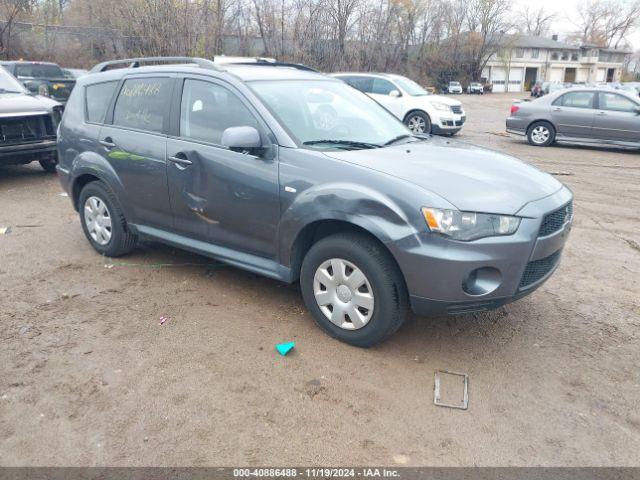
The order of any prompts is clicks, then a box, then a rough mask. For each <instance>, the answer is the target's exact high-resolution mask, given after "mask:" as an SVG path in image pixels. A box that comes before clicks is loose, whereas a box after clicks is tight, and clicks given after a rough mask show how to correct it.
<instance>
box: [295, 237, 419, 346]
mask: <svg viewBox="0 0 640 480" xmlns="http://www.w3.org/2000/svg"><path fill="white" fill-rule="evenodd" d="M335 258H337V259H343V260H346V261H347V262H350V263H351V264H353V265H354V266H356V267H357V268H358V269H360V270H361V271H362V273H364V275H365V277H366V278H367V280H368V282H369V284H370V286H371V289H372V292H371V293H372V295H373V297H374V307H373V314H372V315H371V318H370V319H369V321H368V323H366V324H365V325H364V326H363V327H361V328H359V329H355V330H347V329H344V328H341V327H340V326H338V325H336V324H334V323H332V322H331V320H329V319H328V318H327V317H326V316H325V314H324V313H323V312H322V310H321V309H320V307H319V305H318V302H317V301H316V298H315V295H314V277H315V274H316V270H317V269H318V268H319V267H320V266H321V265H322V263H323V262H325V261H327V260H330V259H335ZM347 278H349V277H347ZM300 287H301V290H302V297H303V298H304V301H305V304H306V305H307V308H308V309H309V310H310V312H311V314H312V316H313V319H314V321H315V322H316V323H317V324H318V326H319V327H320V328H321V329H322V330H324V331H325V332H326V333H328V334H329V335H330V336H332V337H334V338H336V339H338V340H340V341H342V342H345V343H348V344H350V345H354V346H356V347H364V348H366V347H371V346H374V345H377V344H379V343H381V342H383V341H384V340H386V339H387V338H389V337H390V336H391V335H393V334H394V333H395V332H396V331H397V330H398V329H399V328H400V326H401V325H402V323H403V322H404V320H405V318H406V314H407V309H408V305H409V301H408V295H407V288H406V286H405V283H404V278H403V277H402V274H401V273H400V269H399V268H398V266H397V264H396V263H395V261H394V260H393V258H392V257H391V255H390V254H389V252H388V251H387V250H386V249H385V248H384V247H383V246H382V245H381V244H380V243H378V242H377V241H375V240H374V239H371V238H369V237H367V236H366V235H363V234H357V233H338V234H335V235H332V236H330V237H326V238H324V239H322V240H320V241H319V242H317V243H316V244H314V245H313V246H312V247H311V249H309V251H308V252H307V254H306V256H305V258H304V260H303V263H302V270H301V272H300Z"/></svg>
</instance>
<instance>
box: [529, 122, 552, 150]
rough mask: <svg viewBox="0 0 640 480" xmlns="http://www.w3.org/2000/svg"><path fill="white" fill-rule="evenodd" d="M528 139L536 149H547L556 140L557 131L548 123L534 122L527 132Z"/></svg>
mask: <svg viewBox="0 0 640 480" xmlns="http://www.w3.org/2000/svg"><path fill="white" fill-rule="evenodd" d="M527 139H528V140H529V143H530V144H531V145H533V146H535V147H547V146H549V145H551V144H552V143H553V142H554V141H555V139H556V131H555V129H554V128H553V126H552V125H551V124H550V123H548V122H534V123H533V124H531V126H530V127H529V129H528V130H527Z"/></svg>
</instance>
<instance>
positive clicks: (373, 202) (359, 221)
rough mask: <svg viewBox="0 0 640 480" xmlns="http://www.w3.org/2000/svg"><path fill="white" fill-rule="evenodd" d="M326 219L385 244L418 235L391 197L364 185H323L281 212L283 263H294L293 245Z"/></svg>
mask: <svg viewBox="0 0 640 480" xmlns="http://www.w3.org/2000/svg"><path fill="white" fill-rule="evenodd" d="M326 220H338V221H343V222H348V223H351V224H353V225H357V226H358V227H360V228H363V229H365V230H367V231H368V232H369V233H371V234H372V235H374V236H375V237H376V238H377V239H378V240H380V241H381V242H383V243H388V242H393V241H396V240H399V239H402V238H405V237H407V236H411V235H415V234H416V233H417V232H416V230H415V228H414V227H413V226H412V219H409V218H408V217H407V215H406V214H405V213H404V211H403V210H402V208H401V207H400V206H399V205H398V204H397V202H395V201H394V200H393V199H392V198H390V197H389V196H387V195H384V194H382V193H380V192H379V191H377V190H374V189H372V188H369V187H366V186H362V185H354V184H350V183H344V182H336V183H329V184H324V185H322V186H321V187H318V188H309V189H307V190H305V191H304V192H302V193H301V194H300V195H298V196H297V197H296V198H295V200H294V201H293V202H292V203H291V204H290V205H289V206H288V207H287V209H286V210H285V211H284V212H283V213H282V216H281V221H280V226H279V229H278V239H279V257H280V262H281V263H282V264H283V265H287V266H288V265H290V264H291V252H292V251H293V246H294V243H295V241H296V239H297V238H298V235H299V234H300V232H301V231H302V230H303V229H304V228H305V227H306V226H308V225H310V224H312V223H315V222H319V221H326Z"/></svg>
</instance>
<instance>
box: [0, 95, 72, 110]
mask: <svg viewBox="0 0 640 480" xmlns="http://www.w3.org/2000/svg"><path fill="white" fill-rule="evenodd" d="M56 105H60V104H59V103H58V102H55V101H53V100H51V99H49V98H46V97H41V96H33V95H27V94H25V93H1V94H0V115H5V116H6V115H7V114H13V113H25V112H43V111H49V110H50V109H51V108H52V107H54V106H56Z"/></svg>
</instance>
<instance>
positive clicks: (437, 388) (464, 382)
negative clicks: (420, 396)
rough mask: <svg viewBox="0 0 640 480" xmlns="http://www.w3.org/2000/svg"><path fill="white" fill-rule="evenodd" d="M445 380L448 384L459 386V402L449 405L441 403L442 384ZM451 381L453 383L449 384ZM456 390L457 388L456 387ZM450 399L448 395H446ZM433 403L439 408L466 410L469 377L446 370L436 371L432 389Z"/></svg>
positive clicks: (448, 403)
mask: <svg viewBox="0 0 640 480" xmlns="http://www.w3.org/2000/svg"><path fill="white" fill-rule="evenodd" d="M447 377H448V378H447ZM445 380H447V383H448V384H451V383H455V384H458V382H459V384H460V394H461V395H460V396H459V397H458V398H460V399H461V400H460V402H459V403H450V402H444V401H442V397H443V392H444V390H443V383H444V381H445ZM456 380H458V382H456ZM451 381H453V382H451ZM456 388H457V387H456ZM447 397H450V395H447ZM433 403H434V405H437V406H439V407H447V408H457V409H460V410H466V409H467V408H468V406H469V377H468V376H467V375H466V374H465V373H458V372H450V371H448V370H436V373H435V385H434V388H433Z"/></svg>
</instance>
